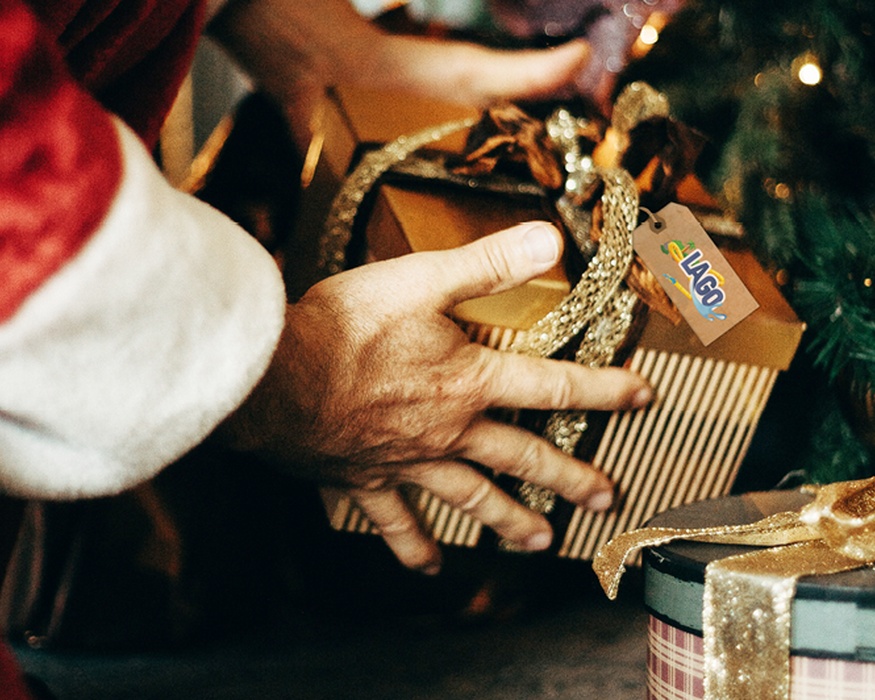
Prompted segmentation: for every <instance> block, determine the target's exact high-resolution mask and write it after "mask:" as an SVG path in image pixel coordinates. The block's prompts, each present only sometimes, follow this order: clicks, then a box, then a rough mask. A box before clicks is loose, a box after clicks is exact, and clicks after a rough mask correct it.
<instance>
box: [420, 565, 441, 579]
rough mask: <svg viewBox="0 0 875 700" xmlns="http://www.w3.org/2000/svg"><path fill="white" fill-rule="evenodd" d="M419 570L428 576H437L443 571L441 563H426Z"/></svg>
mask: <svg viewBox="0 0 875 700" xmlns="http://www.w3.org/2000/svg"><path fill="white" fill-rule="evenodd" d="M419 571H420V572H421V573H423V574H425V575H426V576H437V575H438V574H439V573H440V572H441V565H440V564H426V565H425V566H423V567H420V569H419Z"/></svg>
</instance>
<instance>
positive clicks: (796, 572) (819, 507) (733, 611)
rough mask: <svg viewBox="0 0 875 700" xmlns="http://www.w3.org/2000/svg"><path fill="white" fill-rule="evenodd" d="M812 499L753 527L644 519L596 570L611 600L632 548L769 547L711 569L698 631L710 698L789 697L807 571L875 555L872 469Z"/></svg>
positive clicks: (600, 556)
mask: <svg viewBox="0 0 875 700" xmlns="http://www.w3.org/2000/svg"><path fill="white" fill-rule="evenodd" d="M810 490H811V491H813V492H814V493H815V498H814V500H813V501H812V502H811V503H809V504H808V505H806V506H804V507H803V508H802V509H801V510H799V511H787V512H783V513H777V514H775V515H771V516H769V517H766V518H763V519H762V520H759V521H757V522H755V523H751V524H748V525H731V526H718V527H708V528H663V527H645V528H642V529H640V530H633V531H631V532H626V533H623V534H622V535H620V536H618V537H616V538H614V539H613V540H611V541H610V542H608V544H606V545H605V546H604V547H602V549H601V550H600V551H599V552H597V553H596V555H595V557H594V559H593V568H594V569H595V572H596V574H597V575H598V577H599V581H600V582H601V584H602V588H604V590H605V593H606V594H607V595H608V597H609V598H611V599H613V598H615V597H616V595H617V588H618V586H619V583H620V578H621V576H622V574H623V571H624V562H625V561H627V559H628V558H629V556H630V555H631V554H632V553H633V552H636V551H638V550H639V549H641V548H644V547H655V546H658V545H661V544H667V543H668V542H671V541H673V540H692V541H696V542H711V543H719V544H735V545H756V546H764V547H768V548H767V549H760V550H756V551H753V552H749V553H745V554H739V555H736V556H731V557H726V558H725V559H720V560H717V561H713V562H711V563H710V564H708V565H707V567H706V568H705V595H704V599H703V607H702V632H703V636H704V642H705V643H704V656H705V668H704V676H705V685H704V687H705V696H704V697H705V700H718V699H719V700H742V699H744V700H773V699H774V700H778V699H782V700H784V699H787V698H789V697H790V605H791V603H792V600H793V597H794V595H795V593H796V582H797V581H798V579H799V578H801V577H802V576H812V575H822V574H834V573H839V572H841V571H850V570H852V569H858V568H861V567H863V566H871V565H872V564H873V563H875V477H873V478H869V479H862V480H859V481H846V482H841V483H836V484H829V485H826V486H820V487H811V488H810Z"/></svg>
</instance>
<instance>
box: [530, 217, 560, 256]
mask: <svg viewBox="0 0 875 700" xmlns="http://www.w3.org/2000/svg"><path fill="white" fill-rule="evenodd" d="M523 246H524V247H525V249H526V253H528V256H529V258H530V259H531V260H532V262H536V263H551V262H555V261H556V259H557V258H558V257H559V242H558V241H557V240H556V235H555V234H554V233H553V232H552V231H551V230H550V229H549V228H548V227H547V226H545V225H543V224H537V225H535V226H532V227H531V228H530V229H528V230H527V231H526V232H525V235H524V236H523Z"/></svg>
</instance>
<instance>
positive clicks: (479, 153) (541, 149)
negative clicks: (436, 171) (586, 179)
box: [453, 102, 565, 190]
mask: <svg viewBox="0 0 875 700" xmlns="http://www.w3.org/2000/svg"><path fill="white" fill-rule="evenodd" d="M508 164H511V165H518V166H519V165H522V166H525V167H527V168H528V170H529V172H530V173H531V175H532V177H533V178H534V179H535V181H536V182H537V183H538V184H540V185H541V186H543V187H544V188H546V189H547V190H558V189H559V188H561V187H562V186H563V185H564V184H565V173H564V171H563V169H562V164H561V162H560V160H559V154H558V153H557V152H556V149H555V147H554V146H553V143H552V141H551V140H550V137H549V136H548V135H547V131H546V128H545V126H544V123H543V122H542V121H541V120H539V119H533V118H532V117H530V116H529V115H527V114H526V113H525V112H523V110H521V109H520V108H519V107H517V106H515V105H513V104H510V103H508V102H504V103H500V104H496V105H494V106H492V107H490V108H488V109H486V110H485V111H484V113H483V117H482V118H481V120H480V121H479V122H478V123H477V124H476V125H475V126H474V127H473V128H472V129H471V131H470V133H469V134H468V141H467V143H466V146H465V153H464V155H463V157H462V160H461V162H459V163H457V164H455V165H454V167H453V170H454V171H455V172H458V173H462V174H466V175H488V174H490V173H493V172H495V170H496V169H497V168H499V167H501V166H504V165H508Z"/></svg>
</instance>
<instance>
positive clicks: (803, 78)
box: [793, 53, 823, 85]
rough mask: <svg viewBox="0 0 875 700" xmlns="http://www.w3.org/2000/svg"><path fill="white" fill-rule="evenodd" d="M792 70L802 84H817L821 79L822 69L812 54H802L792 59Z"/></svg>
mask: <svg viewBox="0 0 875 700" xmlns="http://www.w3.org/2000/svg"><path fill="white" fill-rule="evenodd" d="M793 70H794V71H795V73H796V77H797V78H798V79H799V82H800V83H802V84H803V85H817V84H819V83H820V81H821V80H823V71H822V70H821V68H820V64H819V63H818V62H817V57H816V56H814V55H813V54H810V53H806V54H803V55H802V56H800V57H799V58H797V59H796V60H795V61H793Z"/></svg>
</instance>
